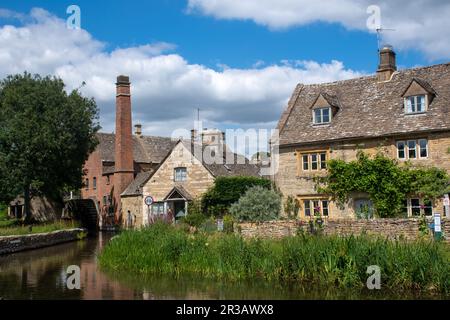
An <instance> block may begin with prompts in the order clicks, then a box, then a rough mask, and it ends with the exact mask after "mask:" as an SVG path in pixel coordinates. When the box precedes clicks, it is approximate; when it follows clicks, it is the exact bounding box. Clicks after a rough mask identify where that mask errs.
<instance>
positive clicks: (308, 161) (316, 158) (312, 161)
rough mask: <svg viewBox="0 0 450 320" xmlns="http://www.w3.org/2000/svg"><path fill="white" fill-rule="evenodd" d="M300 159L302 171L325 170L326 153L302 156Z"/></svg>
mask: <svg viewBox="0 0 450 320" xmlns="http://www.w3.org/2000/svg"><path fill="white" fill-rule="evenodd" d="M301 159H302V170H303V171H318V170H325V169H326V168H327V153H326V152H317V153H315V152H314V153H308V154H302V156H301Z"/></svg>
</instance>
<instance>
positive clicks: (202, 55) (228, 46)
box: [1, 0, 442, 72]
mask: <svg viewBox="0 0 450 320" xmlns="http://www.w3.org/2000/svg"><path fill="white" fill-rule="evenodd" d="M71 4H76V5H78V6H80V8H81V10H82V27H83V29H86V30H87V31H88V32H90V33H91V34H92V35H93V36H94V37H95V38H97V39H99V40H101V41H104V42H106V43H107V44H108V48H109V49H110V50H111V49H114V48H117V47H129V46H137V45H142V44H146V43H152V42H169V43H173V44H175V45H176V46H177V47H176V52H177V53H179V54H180V55H182V56H183V57H185V58H186V59H187V60H188V61H189V62H190V63H198V64H203V65H206V66H208V67H211V68H216V67H217V66H218V65H221V64H224V65H227V66H230V67H237V68H250V67H252V66H253V65H255V63H257V62H258V61H264V62H265V63H266V64H273V63H278V62H280V61H282V60H314V61H317V62H319V63H323V62H329V61H330V60H332V59H336V60H339V61H343V62H344V63H345V65H346V66H347V67H349V68H351V69H353V70H365V71H367V72H373V71H374V70H375V69H376V65H377V61H376V54H377V53H376V49H377V40H376V36H375V34H373V33H372V34H371V33H368V32H365V31H361V30H351V31H349V30H347V29H346V28H344V27H343V26H342V25H340V24H338V23H327V22H315V23H312V24H311V25H308V26H303V27H293V28H289V29H286V30H275V31H274V30H270V29H268V28H266V27H264V26H260V25H257V24H255V23H253V22H252V21H236V20H233V21H224V20H217V19H215V18H213V17H205V16H202V15H200V14H197V13H193V14H189V13H188V12H187V1H185V0H159V1H158V0H157V1H141V0H135V1H132V0H130V1H125V2H124V1H106V0H100V1H89V0H78V1H75V2H74V1H42V0H41V1H31V0H29V1H26V0H25V1H17V0H3V1H2V5H1V6H2V7H4V8H8V9H11V10H15V11H18V12H29V11H30V10H31V9H32V8H33V7H40V8H44V9H46V10H48V11H49V12H51V13H53V14H55V15H57V16H58V17H60V18H63V19H65V18H66V17H67V16H68V15H67V14H66V8H67V7H68V6H69V5H71ZM124 5H126V6H127V7H126V9H125V8H124ZM386 32H388V31H386ZM390 32H391V31H390ZM398 54H399V57H398V58H399V62H400V63H401V65H402V66H404V67H412V66H416V65H426V64H428V63H429V62H430V61H429V59H427V58H426V57H424V56H423V55H422V54H421V53H420V52H417V51H415V50H404V51H401V52H398ZM441 60H442V59H435V62H441Z"/></svg>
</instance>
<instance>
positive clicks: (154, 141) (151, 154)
mask: <svg viewBox="0 0 450 320" xmlns="http://www.w3.org/2000/svg"><path fill="white" fill-rule="evenodd" d="M97 138H98V140H99V145H98V146H97V149H98V150H99V151H100V155H101V158H102V160H103V161H106V162H114V158H115V157H114V156H115V153H114V151H115V134H113V133H98V134H97ZM175 144H176V141H172V139H171V138H166V137H155V136H141V137H138V136H136V135H133V156H134V161H136V162H139V163H160V162H161V161H162V160H163V159H164V158H165V157H166V155H167V154H168V153H169V152H170V150H172V148H173V146H174V145H175Z"/></svg>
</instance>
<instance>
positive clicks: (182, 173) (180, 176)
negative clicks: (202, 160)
mask: <svg viewBox="0 0 450 320" xmlns="http://www.w3.org/2000/svg"><path fill="white" fill-rule="evenodd" d="M174 180H175V182H183V181H186V180H187V169H186V168H184V167H183V168H175V177H174Z"/></svg>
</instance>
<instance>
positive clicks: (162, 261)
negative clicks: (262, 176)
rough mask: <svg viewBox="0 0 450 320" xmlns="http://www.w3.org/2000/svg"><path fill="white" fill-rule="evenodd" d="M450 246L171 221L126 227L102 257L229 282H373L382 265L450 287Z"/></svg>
mask: <svg viewBox="0 0 450 320" xmlns="http://www.w3.org/2000/svg"><path fill="white" fill-rule="evenodd" d="M449 254H450V252H449V248H448V246H446V245H445V244H443V243H436V242H433V241H415V242H405V241H390V240H387V239H382V238H374V237H369V236H367V235H363V236H350V237H338V236H311V235H308V234H305V233H301V234H300V235H299V236H292V237H286V238H283V239H279V240H276V239H244V238H243V237H241V236H239V235H236V234H225V233H214V234H211V235H208V234H205V233H198V234H195V235H193V234H189V233H186V232H184V231H183V230H181V229H179V228H176V227H173V226H170V225H165V224H155V225H153V226H151V227H149V228H145V229H142V230H140V231H125V232H123V233H122V234H121V235H120V237H118V238H117V239H114V241H111V242H110V243H109V244H108V245H107V246H106V248H105V249H104V250H103V252H102V254H101V256H100V258H99V262H100V266H101V267H102V268H106V269H107V270H110V271H112V272H115V271H119V270H120V271H125V272H129V273H141V274H167V275H172V276H179V275H183V276H189V275H195V276H199V277H205V278H216V279H225V280H239V279H263V280H275V281H278V282H285V283H286V282H291V283H293V284H298V283H299V282H301V281H305V282H312V283H316V284H319V285H324V286H333V287H337V288H355V289H356V288H358V289H360V288H365V287H366V281H367V277H368V275H367V273H366V271H367V267H368V266H370V265H377V266H379V267H380V269H381V273H382V281H383V282H382V285H383V288H385V289H391V290H402V289H413V290H423V291H427V290H433V291H438V292H442V293H446V294H448V293H450V263H449Z"/></svg>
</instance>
